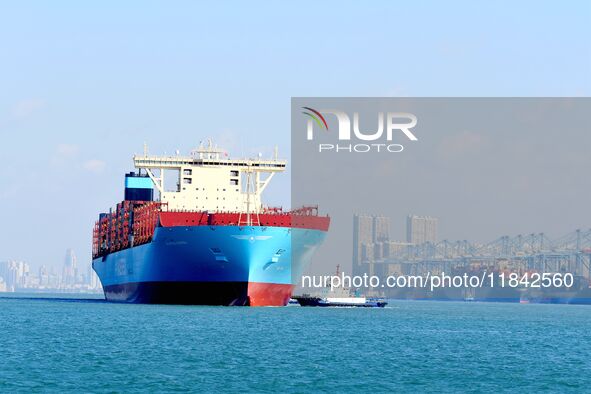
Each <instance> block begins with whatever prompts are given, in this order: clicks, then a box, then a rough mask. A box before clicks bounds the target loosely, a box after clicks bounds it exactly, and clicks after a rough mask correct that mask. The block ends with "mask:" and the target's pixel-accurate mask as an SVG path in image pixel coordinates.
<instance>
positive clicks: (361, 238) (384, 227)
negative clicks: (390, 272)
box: [353, 215, 390, 275]
mask: <svg viewBox="0 0 591 394" xmlns="http://www.w3.org/2000/svg"><path fill="white" fill-rule="evenodd" d="M389 239H390V218H389V217H386V216H370V215H355V216H353V275H363V274H364V273H369V272H368V270H370V271H371V267H368V266H365V265H363V264H365V263H368V262H369V263H373V262H374V261H375V260H381V259H382V258H383V256H384V253H383V248H384V243H386V242H388V241H389Z"/></svg>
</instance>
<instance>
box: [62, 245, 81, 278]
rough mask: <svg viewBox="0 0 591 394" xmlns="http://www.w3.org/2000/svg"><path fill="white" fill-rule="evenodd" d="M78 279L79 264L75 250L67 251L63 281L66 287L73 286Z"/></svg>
mask: <svg viewBox="0 0 591 394" xmlns="http://www.w3.org/2000/svg"><path fill="white" fill-rule="evenodd" d="M77 279H78V262H77V260H76V254H74V250H72V249H68V250H66V257H65V258H64V269H63V273H62V281H63V284H65V285H73V284H75V283H76V282H77Z"/></svg>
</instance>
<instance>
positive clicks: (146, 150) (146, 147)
mask: <svg viewBox="0 0 591 394" xmlns="http://www.w3.org/2000/svg"><path fill="white" fill-rule="evenodd" d="M144 157H148V144H147V143H146V141H144Z"/></svg>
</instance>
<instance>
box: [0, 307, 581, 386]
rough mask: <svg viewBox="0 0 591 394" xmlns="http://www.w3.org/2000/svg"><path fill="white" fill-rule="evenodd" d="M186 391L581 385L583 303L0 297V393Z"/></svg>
mask: <svg viewBox="0 0 591 394" xmlns="http://www.w3.org/2000/svg"><path fill="white" fill-rule="evenodd" d="M37 297H39V296H37ZM61 297H63V296H61ZM186 390H190V391H199V392H220V391H231V392H239V391H240V392H243V391H266V392H280V391H281V392H318V391H322V392H346V391H352V392H360V391H361V392H368V391H372V392H385V391H405V392H409V391H415V392H417V391H418V392H441V391H445V392H458V391H468V392H493V391H494V392H497V391H513V392H523V391H527V392H530V391H534V390H535V391H538V390H541V391H547V392H567V391H590V390H591V306H561V305H519V304H500V303H455V302H426V301H422V302H421V301H414V302H413V301H393V302H391V303H390V307H387V308H385V309H322V308H300V307H285V308H240V307H188V306H161V305H122V304H110V303H106V302H103V301H98V300H75V299H63V298H57V299H51V298H44V299H42V298H37V299H30V298H24V297H23V296H20V297H19V296H11V297H7V296H4V297H0V392H15V391H18V392H38V391H52V392H63V391H75V392H139V391H151V392H159V391H186Z"/></svg>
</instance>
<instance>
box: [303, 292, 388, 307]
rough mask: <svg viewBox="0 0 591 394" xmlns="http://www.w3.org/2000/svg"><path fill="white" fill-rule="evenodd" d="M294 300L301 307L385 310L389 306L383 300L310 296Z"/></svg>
mask: <svg viewBox="0 0 591 394" xmlns="http://www.w3.org/2000/svg"><path fill="white" fill-rule="evenodd" d="M294 298H295V299H296V300H297V301H298V302H299V304H300V305H301V306H331V307H349V308H350V307H361V308H383V307H385V306H386V305H388V302H386V300H384V299H382V298H366V297H312V296H309V295H302V296H295V297H294Z"/></svg>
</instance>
